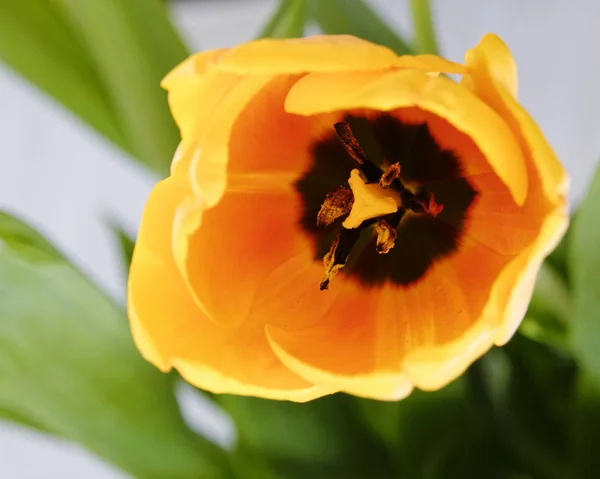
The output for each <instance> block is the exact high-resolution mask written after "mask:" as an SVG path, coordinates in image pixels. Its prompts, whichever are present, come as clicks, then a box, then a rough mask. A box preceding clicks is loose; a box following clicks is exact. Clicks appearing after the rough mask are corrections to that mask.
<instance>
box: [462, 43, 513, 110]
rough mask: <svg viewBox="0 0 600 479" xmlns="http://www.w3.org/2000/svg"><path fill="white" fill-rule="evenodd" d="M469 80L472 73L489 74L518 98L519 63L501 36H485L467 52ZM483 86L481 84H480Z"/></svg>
mask: <svg viewBox="0 0 600 479" xmlns="http://www.w3.org/2000/svg"><path fill="white" fill-rule="evenodd" d="M465 62H466V64H467V72H468V75H467V80H466V81H467V82H468V81H470V79H469V76H470V75H472V74H475V75H479V74H484V75H488V76H489V79H490V80H493V81H494V82H495V83H497V84H498V85H501V86H502V87H503V88H504V89H505V90H506V91H507V92H508V93H510V94H511V95H512V96H513V97H514V98H517V90H518V82H517V65H516V64H515V60H514V58H513V56H512V54H511V53H510V50H509V49H508V47H507V46H506V44H505V43H504V42H503V41H502V39H501V38H500V37H498V36H497V35H494V34H493V33H488V34H486V35H484V36H483V38H482V39H481V41H480V42H479V44H478V45H477V46H476V47H474V48H471V49H470V50H467V53H465ZM480 86H481V85H480Z"/></svg>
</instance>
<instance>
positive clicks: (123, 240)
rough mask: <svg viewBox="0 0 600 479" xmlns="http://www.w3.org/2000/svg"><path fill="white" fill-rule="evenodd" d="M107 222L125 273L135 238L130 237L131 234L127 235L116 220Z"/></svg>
mask: <svg viewBox="0 0 600 479" xmlns="http://www.w3.org/2000/svg"><path fill="white" fill-rule="evenodd" d="M109 224H110V228H111V229H112V232H113V234H114V237H115V240H116V241H117V246H118V247H119V251H120V253H121V261H122V263H123V268H124V271H125V273H128V272H129V265H130V264H131V258H132V257H133V250H134V248H135V240H134V239H132V238H131V236H129V234H128V233H127V232H126V231H125V230H124V229H123V228H121V227H120V226H119V225H118V224H117V223H116V222H114V221H109Z"/></svg>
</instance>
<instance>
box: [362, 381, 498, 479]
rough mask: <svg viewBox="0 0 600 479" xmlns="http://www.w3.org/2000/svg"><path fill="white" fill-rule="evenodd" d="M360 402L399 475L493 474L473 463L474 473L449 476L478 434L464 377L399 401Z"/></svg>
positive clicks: (426, 476)
mask: <svg viewBox="0 0 600 479" xmlns="http://www.w3.org/2000/svg"><path fill="white" fill-rule="evenodd" d="M355 402H356V406H357V407H358V410H359V411H360V413H361V417H362V419H363V421H365V424H367V425H368V427H369V428H370V429H371V431H372V433H373V434H374V435H375V436H376V437H378V439H379V441H381V444H382V445H383V446H384V447H385V448H386V449H387V450H388V451H389V452H390V454H391V457H392V459H393V460H394V462H395V467H396V474H397V476H398V477H419V478H438V477H439V478H445V477H489V476H487V475H485V474H483V475H481V473H482V470H481V468H480V467H479V466H477V465H476V464H475V463H474V462H473V461H471V469H472V471H471V473H470V474H472V475H468V476H465V475H454V476H450V475H444V473H447V470H446V468H447V467H450V463H451V462H452V461H455V460H457V458H458V457H459V456H462V455H464V453H465V449H466V446H467V443H468V441H469V440H473V439H474V438H475V436H476V434H478V432H477V430H476V428H475V427H474V421H475V419H476V418H475V415H474V414H473V411H472V408H471V407H470V404H469V402H468V398H467V395H466V388H465V381H464V380H463V379H459V380H457V381H455V382H453V383H451V384H450V385H448V386H446V387H445V388H443V389H441V390H439V391H435V392H423V391H418V390H416V391H414V392H413V393H412V394H411V395H410V396H409V397H408V398H406V399H403V400H402V401H399V402H390V403H381V402H378V401H371V400H366V399H355ZM481 442H482V443H483V441H481ZM471 453H472V451H471ZM452 467H453V468H454V467H455V466H452Z"/></svg>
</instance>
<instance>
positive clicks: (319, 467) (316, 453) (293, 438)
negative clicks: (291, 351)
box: [215, 394, 391, 479]
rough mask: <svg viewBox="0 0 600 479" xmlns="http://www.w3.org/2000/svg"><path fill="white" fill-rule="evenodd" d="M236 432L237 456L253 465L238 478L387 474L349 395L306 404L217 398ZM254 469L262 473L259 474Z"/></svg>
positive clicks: (382, 455) (384, 461)
mask: <svg viewBox="0 0 600 479" xmlns="http://www.w3.org/2000/svg"><path fill="white" fill-rule="evenodd" d="M215 398H216V400H217V401H218V403H219V405H220V406H221V407H223V409H224V410H225V411H226V412H227V413H228V414H229V415H230V416H231V417H232V419H233V420H234V422H235V425H236V428H237V431H238V444H237V448H236V453H235V455H236V456H238V455H240V456H241V457H242V458H243V460H244V462H247V463H249V464H255V466H253V467H251V468H249V469H248V470H247V471H246V474H245V475H241V476H239V477H240V478H242V479H246V478H248V479H255V478H256V477H263V476H264V477H265V478H267V477H268V478H270V477H273V478H285V479H304V478H307V477H310V478H311V479H312V478H315V479H321V478H322V479H330V478H338V477H339V478H342V477H343V478H357V479H359V478H364V477H369V478H373V479H376V478H381V479H387V478H389V477H390V473H391V465H390V463H389V461H387V458H386V454H385V451H384V450H382V449H381V448H380V447H378V445H376V444H373V442H372V441H371V440H370V435H369V434H366V432H367V431H365V429H364V428H363V427H362V426H361V425H360V424H359V421H358V420H357V417H356V414H355V412H354V408H353V406H352V398H351V397H349V396H346V395H342V394H336V395H334V396H328V397H324V398H321V399H317V400H315V401H311V402H309V403H305V404H297V403H292V402H282V401H267V400H264V399H258V398H249V397H239V396H230V395H222V396H215ZM256 468H258V470H260V471H261V475H260V476H257V475H255V474H256V473H255V472H253V471H254V470H255V469H256Z"/></svg>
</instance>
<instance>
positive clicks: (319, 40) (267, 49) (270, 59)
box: [217, 35, 398, 75]
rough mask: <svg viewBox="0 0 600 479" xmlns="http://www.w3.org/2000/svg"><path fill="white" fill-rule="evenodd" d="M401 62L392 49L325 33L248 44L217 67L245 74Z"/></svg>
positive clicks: (224, 57)
mask: <svg viewBox="0 0 600 479" xmlns="http://www.w3.org/2000/svg"><path fill="white" fill-rule="evenodd" d="M397 62H398V57H397V55H396V54H395V53H394V52H393V51H392V50H390V49H389V48H386V47H383V46H380V45H376V44H374V43H371V42H368V41H366V40H362V39H360V38H356V37H353V36H349V35H321V36H313V37H309V38H291V39H279V38H264V39H261V40H256V41H253V42H249V43H245V44H243V45H240V46H238V47H235V48H232V49H231V50H229V51H228V52H227V53H225V54H224V55H222V56H221V58H220V59H219V63H218V65H217V68H218V69H219V70H223V71H230V72H235V73H237V74H241V75H242V74H270V75H272V74H293V73H302V72H310V71H323V72H347V71H356V70H362V71H367V70H382V69H386V68H392V67H394V66H395V65H396V64H397Z"/></svg>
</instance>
